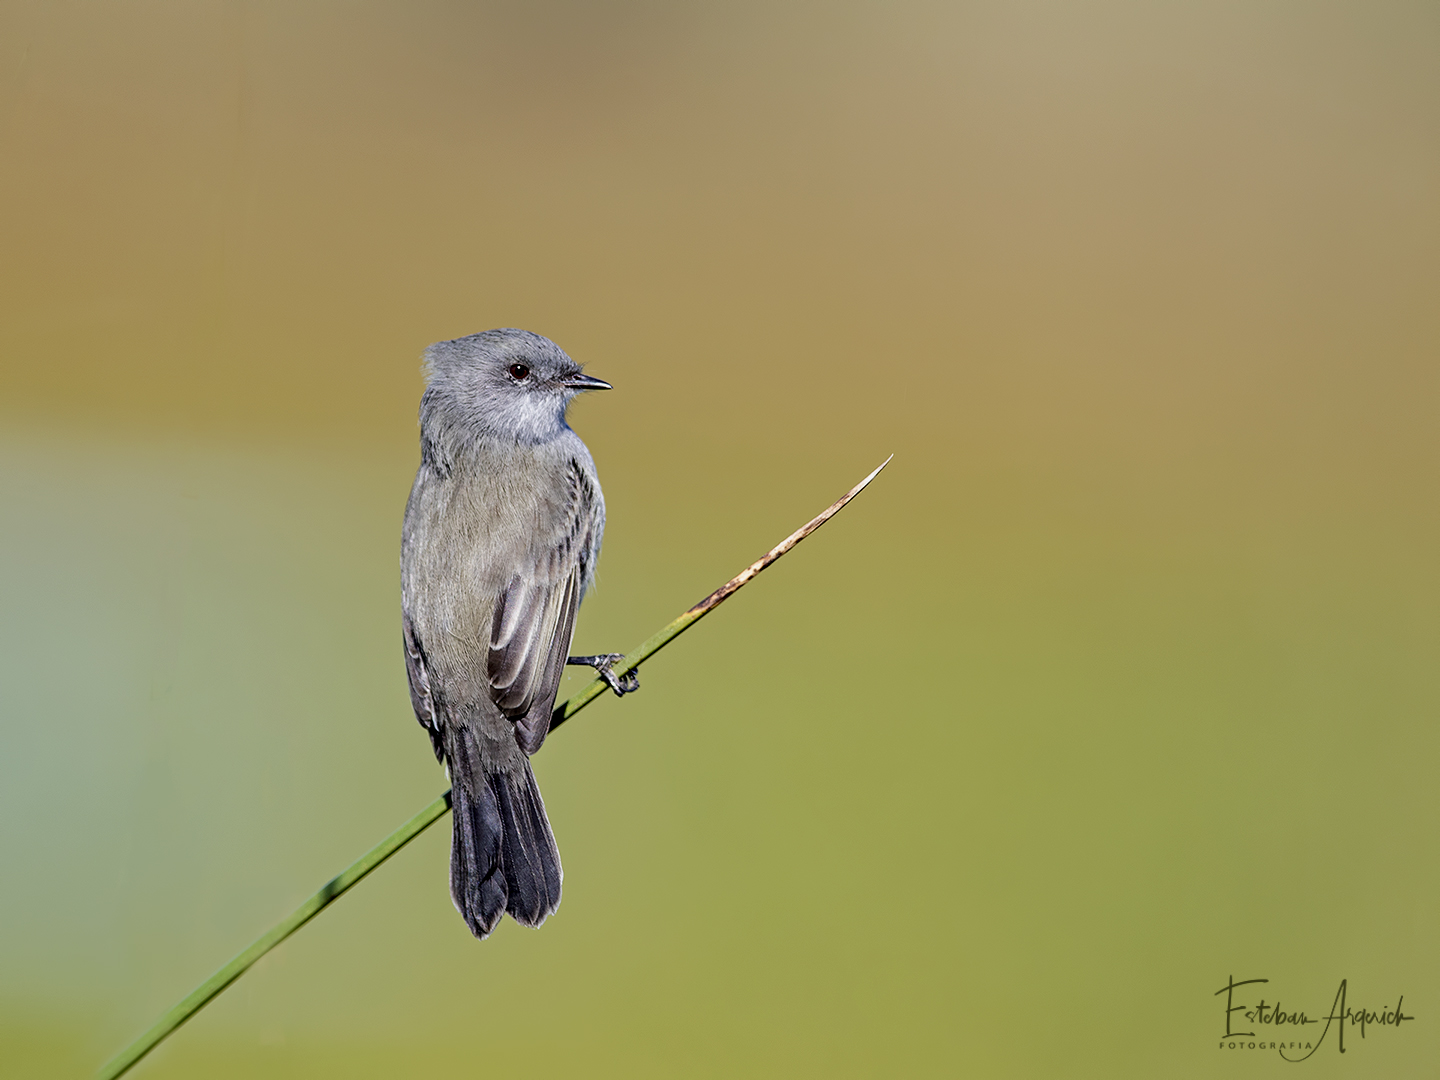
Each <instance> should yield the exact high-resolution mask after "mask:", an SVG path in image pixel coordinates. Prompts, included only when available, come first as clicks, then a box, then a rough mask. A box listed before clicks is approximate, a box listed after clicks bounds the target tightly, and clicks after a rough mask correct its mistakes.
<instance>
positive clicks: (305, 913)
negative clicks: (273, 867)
mask: <svg viewBox="0 0 1440 1080" xmlns="http://www.w3.org/2000/svg"><path fill="white" fill-rule="evenodd" d="M892 457H893V455H892ZM888 464H890V458H886V459H885V461H884V462H882V463H881V465H880V466H879V468H877V469H876V470H875V471H874V472H872V473H871V474H870V475H869V476H867V477H865V479H864V480H861V481H860V483H858V484H856V485H855V486H854V487H853V488H851V489H850V490H849V491H848V492H846V493H845V494H844V495H843V496H842V497H841V498H840V499H838V500H837V501H836V502H834V503H832V504H831V505H830V506H828V507H827V508H826V509H825V510H824V511H823V512H822V513H820V514H819V515H818V516H817V517H815V518H813V519H811V520H810V521H809V522H807V523H806V524H804V525H802V526H801V527H800V528H798V529H796V530H795V531H794V532H793V533H791V534H790V535H789V536H787V537H786V538H785V539H784V540H782V541H780V543H778V544H776V545H775V546H774V547H773V548H771V549H770V550H769V551H768V552H766V553H765V555H763V556H762V557H761V558H759V559H757V560H756V561H755V562H753V563H751V564H750V565H749V566H747V567H746V568H745V569H744V570H742V571H740V573H738V574H736V575H735V576H734V577H733V578H731V579H730V580H729V581H727V582H726V583H725V584H724V585H722V586H720V588H718V589H716V590H715V591H714V592H713V593H711V594H710V595H709V596H707V597H705V599H704V600H701V601H700V602H699V603H698V604H696V605H695V606H694V607H692V608H690V609H689V610H687V611H685V612H684V613H682V614H681V615H680V616H679V617H678V618H676V619H675V620H674V621H673V622H671V623H670V624H669V625H668V626H666V627H664V628H663V629H661V630H659V631H657V632H656V633H654V634H652V635H651V636H650V637H649V638H647V639H646V640H645V641H644V642H643V643H642V644H641V645H640V646H639V647H638V648H636V649H634V650H632V651H631V652H629V653H626V654H625V658H624V659H623V660H621V661H620V662H618V663H617V664H615V666H614V669H613V670H614V672H615V674H616V675H617V676H619V675H624V674H625V673H626V672H628V671H633V670H634V669H635V668H638V667H639V666H640V664H641V663H642V662H643V661H645V660H648V659H649V658H650V657H652V656H654V655H655V654H656V653H658V652H659V651H660V650H661V649H663V648H664V647H665V646H666V645H668V644H669V643H670V642H672V641H674V640H675V639H676V638H677V637H679V636H680V635H681V634H683V633H684V632H685V631H686V630H688V629H690V627H692V626H694V625H695V624H696V623H697V622H699V621H700V620H701V619H703V618H704V617H705V616H706V615H708V614H710V612H712V611H714V610H715V609H716V608H717V607H719V606H720V604H722V603H723V602H724V601H725V600H727V599H728V598H729V597H731V596H733V595H734V594H735V592H736V591H737V590H739V589H740V588H741V587H743V586H744V585H746V584H747V583H748V582H750V581H751V580H752V579H753V578H754V577H755V576H756V575H757V574H759V573H760V572H761V571H762V570H764V569H765V568H766V567H767V566H769V565H770V564H771V563H773V562H774V561H775V560H776V559H778V558H780V556H782V555H784V554H785V553H786V552H787V551H789V550H790V549H791V548H793V547H794V546H795V545H796V544H798V543H799V542H800V541H801V540H804V539H805V537H807V536H809V535H810V534H811V533H812V532H814V531H815V530H816V529H818V528H819V527H820V526H821V525H824V524H825V522H827V521H829V520H830V519H831V518H832V517H834V516H835V515H836V514H838V513H839V512H840V511H841V509H843V508H844V506H845V504H846V503H848V502H849V501H850V500H851V499H853V498H854V497H855V496H856V495H858V494H860V492H861V491H863V490H864V488H865V485H867V484H869V483H870V481H871V480H873V479H875V477H876V476H877V475H878V474H879V472H880V469H883V468H884V467H885V466H886V465H888ZM605 689H606V686H605V682H604V680H602V679H598V678H597V679H594V680H593V681H591V682H590V683H589V684H588V685H587V686H586V687H585V688H584V689H583V690H581V691H580V692H579V693H578V694H576V695H574V696H573V697H571V698H570V699H569V700H567V701H566V702H565V703H564V704H563V705H561V706H559V707H557V708H556V709H555V712H554V714H553V716H552V718H551V721H550V728H551V730H552V731H553V730H554V729H555V728H557V727H559V726H560V725H561V724H563V723H564V722H565V721H567V720H569V719H570V718H571V717H572V716H574V715H575V714H576V713H578V712H579V711H580V710H581V709H583V708H585V706H587V705H589V704H590V703H591V702H593V701H595V700H596V699H597V698H598V697H600V695H601V694H603V693H604V692H605ZM449 809H450V792H449V791H447V792H445V794H444V795H441V796H440V797H439V798H438V799H436V800H435V801H434V802H432V803H431V804H430V805H429V806H427V807H425V809H424V810H421V811H420V813H418V814H416V815H415V816H414V817H412V818H411V819H410V820H409V821H407V822H406V823H405V824H404V825H402V826H400V828H398V829H396V830H395V831H394V832H393V833H391V834H390V835H389V836H387V837H386V838H385V839H384V840H382V841H380V843H378V844H376V845H375V846H374V847H373V848H371V849H370V850H369V851H367V852H366V853H365V854H364V855H362V856H361V857H360V858H359V859H357V860H356V861H355V862H353V863H351V864H350V866H348V867H346V869H345V870H343V871H342V872H341V873H340V874H338V875H337V876H336V877H333V878H331V879H330V880H329V881H328V882H326V883H325V886H324V887H323V888H322V889H321V890H320V891H319V892H317V893H316V894H315V895H314V896H312V897H310V899H309V900H306V901H305V903H303V904H301V905H300V906H299V907H298V908H296V909H295V911H294V912H293V913H291V915H290V916H289V917H288V918H286V919H284V920H283V921H281V922H279V923H277V924H276V925H275V926H273V927H272V928H271V929H270V930H269V931H268V932H267V933H265V934H264V935H263V936H262V937H260V938H259V939H258V940H256V941H255V943H254V944H252V945H251V946H250V947H249V948H247V949H246V950H245V951H244V952H242V953H240V954H239V955H238V956H236V957H235V959H233V960H231V961H230V962H229V963H228V964H226V965H225V966H224V967H222V968H221V969H220V970H219V971H217V972H215V974H214V975H211V976H210V978H208V979H206V980H205V981H204V982H203V983H201V984H200V985H199V986H198V987H196V988H195V990H194V991H192V992H191V993H190V994H189V995H188V996H187V997H186V998H185V999H184V1000H183V1001H181V1002H180V1003H179V1004H178V1005H176V1006H175V1007H174V1008H173V1009H171V1010H170V1011H169V1012H167V1013H166V1014H165V1015H164V1016H162V1017H161V1018H160V1019H159V1020H157V1021H156V1022H155V1024H154V1026H152V1027H151V1028H150V1030H149V1031H147V1032H145V1034H143V1035H141V1036H140V1037H139V1038H138V1039H136V1040H135V1041H134V1042H133V1043H131V1044H130V1045H129V1046H127V1047H126V1048H125V1049H124V1050H123V1051H122V1052H121V1053H119V1054H117V1055H116V1056H115V1057H114V1058H112V1059H111V1060H110V1061H109V1063H107V1064H106V1066H105V1067H104V1068H103V1069H101V1070H100V1073H99V1078H100V1080H114V1078H115V1077H118V1076H123V1075H124V1074H125V1073H127V1072H129V1071H130V1069H131V1068H133V1067H134V1066H135V1065H136V1064H137V1063H138V1062H139V1061H140V1060H141V1059H142V1058H143V1057H144V1056H145V1055H146V1054H148V1053H150V1051H151V1050H153V1049H155V1047H157V1046H159V1045H160V1043H161V1042H163V1041H164V1040H165V1038H166V1037H168V1036H169V1035H170V1034H171V1033H172V1032H174V1031H175V1029H176V1028H178V1027H179V1026H180V1025H181V1024H183V1023H185V1021H187V1020H189V1019H190V1018H191V1017H192V1016H194V1015H195V1014H196V1013H197V1012H199V1011H200V1010H201V1009H203V1008H204V1007H205V1006H206V1005H207V1004H209V1002H210V1001H212V1000H213V999H215V998H216V997H218V996H219V995H220V994H221V992H223V991H224V989H225V988H226V987H227V986H229V985H230V984H231V983H233V982H234V981H235V980H236V979H238V978H240V976H241V975H244V974H245V972H246V971H248V970H250V967H251V966H252V965H253V964H254V963H255V962H256V961H257V960H259V959H260V958H261V957H262V956H264V955H265V954H266V953H268V952H269V951H270V950H271V949H273V948H275V946H276V945H279V944H280V943H281V942H282V941H284V940H285V939H286V938H288V937H289V936H290V935H291V934H293V933H295V931H296V930H299V929H300V928H301V927H302V926H304V925H305V924H306V923H307V922H309V921H310V920H311V919H313V918H315V916H316V915H319V914H320V912H322V911H324V910H325V909H326V908H327V907H329V906H330V905H331V904H333V903H334V902H335V901H336V900H338V899H340V897H342V896H343V895H345V893H347V892H348V891H350V889H352V888H354V887H355V886H356V885H358V884H359V883H360V882H361V881H363V880H364V879H365V877H366V875H368V874H369V873H370V872H371V871H372V870H374V869H375V868H376V867H378V866H379V865H380V864H381V863H383V862H384V861H385V860H386V859H388V858H390V856H391V855H394V854H395V853H396V852H397V851H399V850H400V849H401V848H403V847H404V846H405V845H406V844H408V843H409V842H410V841H411V840H414V839H415V838H416V837H417V836H419V835H420V834H421V833H422V832H424V831H425V830H426V829H428V828H429V827H430V826H431V825H433V824H435V822H437V821H439V820H440V818H442V817H444V816H445V812H446V811H447V810H449Z"/></svg>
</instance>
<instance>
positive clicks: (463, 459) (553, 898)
mask: <svg viewBox="0 0 1440 1080" xmlns="http://www.w3.org/2000/svg"><path fill="white" fill-rule="evenodd" d="M425 370H426V382H427V385H426V390H425V395H424V397H423V398H422V399H421V402H420V469H419V471H418V472H417V473H416V475H415V486H414V487H413V488H412V489H411V492H410V501H409V503H408V504H407V505H406V507H405V526H404V531H403V535H402V537H401V544H400V582H401V585H400V590H401V608H402V616H403V628H404V634H405V661H406V668H407V671H408V673H409V676H410V700H411V702H412V703H413V704H414V706H415V716H416V718H417V719H418V720H419V721H420V724H421V726H422V727H424V728H425V730H426V732H427V733H428V734H429V736H430V741H431V744H432V745H433V748H434V750H435V756H436V757H437V758H439V759H440V760H441V761H443V762H444V763H445V766H446V769H447V771H448V772H449V774H450V783H451V786H452V789H453V796H452V798H453V806H454V826H455V831H454V838H453V840H452V843H451V848H450V895H451V897H452V898H453V900H454V901H455V907H456V908H457V909H458V910H459V911H460V914H461V915H462V916H463V917H464V919H465V922H466V924H467V925H468V926H469V927H470V930H471V932H472V933H473V934H475V936H476V937H481V938H483V937H485V936H486V935H487V934H489V933H490V931H491V930H493V929H494V928H495V924H496V923H498V922H499V921H500V916H501V914H503V913H504V912H507V911H508V912H509V913H510V915H511V917H512V918H514V919H515V921H516V922H518V923H521V924H523V925H525V926H538V925H540V923H542V922H544V921H545V918H546V916H548V915H550V914H551V913H553V912H554V911H555V909H556V907H558V906H559V904H560V881H561V871H560V852H559V851H558V850H557V849H556V847H555V837H554V835H553V834H552V833H551V831H550V821H549V819H548V818H547V817H546V816H545V804H544V803H543V802H542V801H541V799H540V789H539V787H538V786H536V783H535V774H534V773H533V772H531V770H530V760H529V756H530V755H531V754H533V753H535V751H536V750H538V749H540V744H541V743H542V742H544V741H545V734H546V732H547V731H549V729H550V714H551V710H552V709H553V708H554V704H555V692H556V689H557V687H558V686H559V683H560V676H561V674H562V671H563V668H564V666H565V664H566V663H567V662H570V663H586V664H590V665H591V666H594V667H596V668H597V669H598V670H599V671H600V673H601V674H602V675H603V676H605V677H606V681H607V682H608V683H609V684H610V686H611V688H612V689H614V690H615V692H616V693H624V692H626V691H627V690H631V689H634V688H635V687H634V685H633V680H631V681H627V682H625V683H622V682H620V681H619V680H617V679H616V678H615V676H614V675H613V673H612V672H611V671H610V670H609V665H610V663H611V662H613V661H614V660H617V659H619V657H618V656H615V655H603V656H587V657H573V658H567V653H568V652H569V649H570V638H571V635H572V633H573V631H574V628H575V612H576V609H577V608H578V607H579V606H580V600H581V598H582V597H583V596H584V595H585V590H586V588H587V587H588V586H589V585H590V583H591V582H592V581H593V580H594V576H595V561H596V559H597V558H598V557H599V555H600V540H601V535H602V534H603V533H604V531H605V501H604V499H603V498H602V497H601V494H600V482H599V480H598V479H597V478H596V475H595V463H594V461H593V460H592V459H591V457H590V451H589V450H587V449H586V448H585V444H584V443H583V442H581V441H580V437H579V436H578V435H576V434H575V432H573V431H572V430H570V427H569V426H568V425H567V424H566V423H565V410H566V407H567V406H568V405H569V403H570V401H571V399H573V398H574V397H575V395H576V394H578V393H580V392H582V391H585V390H608V389H610V384H609V383H607V382H603V381H602V380H600V379H596V378H592V377H591V376H589V375H586V374H584V373H583V372H582V371H581V370H580V365H578V364H576V363H575V362H574V361H573V360H571V359H570V357H568V356H566V355H565V353H564V352H563V351H562V350H561V349H560V347H559V346H558V345H556V344H555V343H554V342H552V341H549V340H548V339H546V338H543V337H540V336H539V335H538V334H532V333H529V332H528V331H525V330H488V331H486V332H485V333H483V334H472V335H470V336H469V337H463V338H457V339H455V340H454V341H442V342H440V343H439V344H437V345H432V346H431V347H430V348H429V349H427V350H426V353H425Z"/></svg>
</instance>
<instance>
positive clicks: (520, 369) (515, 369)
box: [510, 364, 530, 380]
mask: <svg viewBox="0 0 1440 1080" xmlns="http://www.w3.org/2000/svg"><path fill="white" fill-rule="evenodd" d="M529 374H530V369H529V368H528V367H526V366H525V365H524V364H511V365H510V375H511V377H512V378H514V379H516V380H523V379H524V378H525V377H526V376H527V375H529Z"/></svg>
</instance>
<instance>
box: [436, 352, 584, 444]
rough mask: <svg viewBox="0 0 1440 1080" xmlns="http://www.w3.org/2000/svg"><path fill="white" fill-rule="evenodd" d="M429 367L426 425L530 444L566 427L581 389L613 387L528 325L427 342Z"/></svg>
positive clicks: (466, 435)
mask: <svg viewBox="0 0 1440 1080" xmlns="http://www.w3.org/2000/svg"><path fill="white" fill-rule="evenodd" d="M425 374H426V383H427V386H426V390H425V397H424V399H423V400H422V402H421V405H420V425H421V427H422V429H425V430H426V431H427V433H433V434H438V432H432V429H433V428H436V427H444V428H445V429H447V431H448V433H450V434H452V435H458V436H460V437H461V438H466V437H468V438H479V437H482V436H489V437H491V438H496V439H500V440H503V441H510V440H512V439H513V440H514V441H515V442H518V443H524V444H530V445H533V444H535V443H541V442H546V441H548V440H550V439H553V438H555V437H556V436H557V435H559V434H560V433H561V432H562V431H563V430H565V427H566V425H565V409H566V407H567V406H568V405H569V404H570V402H571V400H572V399H573V398H574V397H575V395H576V394H579V393H583V392H584V391H586V390H609V389H610V384H609V383H607V382H605V381H604V380H602V379H596V378H594V377H592V376H590V375H586V374H585V373H584V372H583V371H581V370H580V365H579V364H577V363H575V361H574V360H571V359H570V357H568V356H566V355H565V351H564V350H563V349H561V348H560V346H558V345H556V344H555V343H554V342H553V341H551V340H550V339H549V338H543V337H541V336H540V335H539V334H532V333H530V332H529V331H528V330H513V329H507V330H486V331H485V332H484V333H482V334H471V335H470V336H469V337H462V338H456V339H455V340H454V341H442V342H439V343H438V344H435V345H432V346H430V348H428V349H427V350H425Z"/></svg>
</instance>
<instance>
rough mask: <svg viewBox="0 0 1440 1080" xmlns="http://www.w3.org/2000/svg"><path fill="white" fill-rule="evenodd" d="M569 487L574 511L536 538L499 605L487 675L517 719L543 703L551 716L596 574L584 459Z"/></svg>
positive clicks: (593, 513) (570, 475) (592, 507)
mask: <svg viewBox="0 0 1440 1080" xmlns="http://www.w3.org/2000/svg"><path fill="white" fill-rule="evenodd" d="M567 486H568V495H569V501H568V513H566V514H565V515H563V516H562V517H561V519H560V523H559V524H560V527H559V528H558V529H557V530H556V531H555V532H554V533H552V534H551V535H549V536H546V537H537V538H536V541H537V542H536V543H535V544H534V545H533V546H532V548H531V554H530V557H529V559H528V560H527V563H528V565H523V566H522V567H521V568H520V569H519V570H518V572H517V573H516V574H515V575H514V576H513V577H512V578H511V579H510V581H509V582H508V583H507V584H506V586H505V588H504V589H503V590H502V591H501V593H500V595H499V596H498V597H496V600H495V609H494V617H493V619H492V623H491V631H490V648H489V652H488V654H487V656H486V671H485V675H486V679H487V680H488V682H489V684H490V693H491V698H492V700H494V702H495V704H496V705H497V706H498V707H499V708H500V711H501V712H503V713H504V714H505V715H507V716H509V717H510V718H511V719H514V720H517V721H518V720H520V719H522V718H525V717H526V716H527V714H529V713H530V712H531V710H532V707H533V706H535V705H536V704H537V703H541V704H543V706H544V710H545V713H546V715H547V717H548V715H549V708H550V705H551V703H552V699H553V698H554V695H555V690H556V688H557V687H558V686H559V684H560V676H561V674H562V672H563V671H564V667H565V659H566V654H567V653H568V652H569V650H570V638H571V635H572V632H573V630H574V628H575V612H576V609H577V608H578V607H579V605H580V593H581V589H582V583H583V581H584V580H585V578H586V577H587V576H588V574H589V570H590V568H589V566H588V565H587V564H588V560H589V559H590V558H591V557H592V556H591V554H590V552H591V549H592V546H593V545H592V535H593V533H594V530H595V527H596V518H597V504H598V500H597V498H596V494H595V489H594V486H593V485H592V483H591V482H590V480H589V479H588V477H587V476H586V475H585V472H584V470H583V469H582V468H581V467H580V465H579V463H578V462H575V461H571V462H570V463H569V468H568V470H567ZM539 738H540V739H543V738H544V733H543V732H540V734H539ZM537 745H538V743H537Z"/></svg>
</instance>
